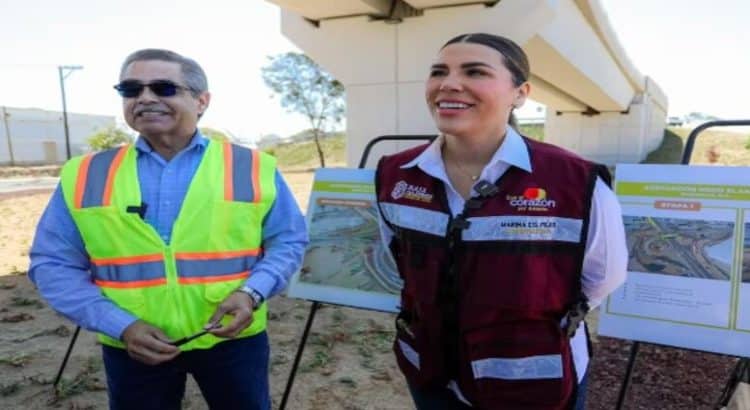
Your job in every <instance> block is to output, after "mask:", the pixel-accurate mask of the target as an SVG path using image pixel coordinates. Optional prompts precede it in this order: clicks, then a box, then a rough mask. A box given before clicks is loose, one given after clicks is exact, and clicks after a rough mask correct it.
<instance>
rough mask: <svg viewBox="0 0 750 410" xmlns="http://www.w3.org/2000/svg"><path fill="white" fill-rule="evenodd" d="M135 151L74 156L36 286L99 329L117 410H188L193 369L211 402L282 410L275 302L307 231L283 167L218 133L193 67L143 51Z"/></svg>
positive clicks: (123, 88)
mask: <svg viewBox="0 0 750 410" xmlns="http://www.w3.org/2000/svg"><path fill="white" fill-rule="evenodd" d="M115 89H116V90H117V92H118V93H119V94H120V95H121V96H122V98H123V111H124V116H125V120H126V121H127V123H128V125H130V127H132V128H133V129H134V130H136V131H137V132H138V133H139V137H138V139H137V141H136V142H135V144H133V145H127V146H123V147H120V148H116V149H112V150H108V151H103V152H98V153H94V154H90V155H86V156H82V157H77V158H74V159H71V160H70V161H69V162H68V163H66V164H65V166H64V167H63V170H62V172H61V176H60V185H59V186H58V188H57V190H56V191H55V193H54V194H53V196H52V198H51V200H50V203H49V205H48V207H47V209H46V210H45V212H44V214H43V215H42V218H41V220H40V221H39V225H38V227H37V233H36V236H35V238H34V244H33V245H32V250H31V267H30V268H29V276H30V278H31V280H32V281H34V283H35V284H36V285H37V287H38V289H39V292H40V293H41V294H42V296H43V297H45V298H46V299H47V301H48V302H49V304H50V305H51V306H52V307H53V308H54V309H55V310H57V311H58V312H60V313H62V314H63V315H65V316H66V317H68V318H70V319H72V320H73V321H75V322H76V323H78V324H79V325H80V326H82V327H84V328H86V329H89V330H93V331H96V332H98V333H99V339H100V341H101V343H102V351H103V358H104V365H105V370H106V374H107V385H108V395H109V399H110V408H112V409H136V408H137V409H139V410H146V409H179V408H180V405H181V401H182V397H183V395H184V390H185V380H186V375H187V374H188V373H190V374H192V375H193V377H194V378H195V380H196V381H197V383H198V385H199V387H200V389H201V392H202V393H203V396H204V397H205V399H206V401H207V402H208V404H209V406H210V407H211V408H216V409H240V408H241V409H264V410H266V409H270V403H271V401H270V398H269V386H268V356H269V344H268V337H267V335H266V332H265V328H266V311H267V307H266V303H265V301H266V300H267V299H268V298H269V297H271V296H273V295H276V294H278V293H279V292H280V291H281V290H282V289H284V287H285V286H286V284H287V281H288V278H289V277H290V276H291V274H292V273H293V272H294V271H295V270H297V269H298V268H299V266H300V263H301V259H302V254H303V252H304V248H305V245H306V244H307V234H306V229H305V222H304V219H303V217H302V214H301V212H300V210H299V208H298V206H297V204H296V202H295V200H294V198H293V197H292V195H291V192H290V190H289V188H288V187H287V185H286V183H285V182H284V180H283V179H282V177H281V175H280V174H279V172H278V171H277V170H276V164H275V159H274V158H273V157H271V156H269V155H267V154H265V153H262V152H258V151H255V150H250V149H247V148H244V147H240V146H237V145H234V144H230V143H226V142H220V141H213V140H208V139H206V138H205V137H204V136H203V135H201V133H200V131H198V128H197V123H198V120H199V119H200V117H201V116H202V115H203V113H204V112H205V110H206V109H207V108H208V105H209V102H210V97H211V96H210V94H209V92H208V85H207V81H206V76H205V73H204V72H203V70H202V69H201V67H200V66H199V65H198V64H197V63H196V62H195V61H193V60H191V59H188V58H185V57H183V56H180V55H179V54H176V53H174V52H171V51H168V50H157V49H146V50H140V51H137V52H135V53H133V54H131V55H130V56H129V57H128V58H127V59H126V60H125V62H124V63H123V65H122V69H121V72H120V82H119V83H118V84H117V85H116V86H115Z"/></svg>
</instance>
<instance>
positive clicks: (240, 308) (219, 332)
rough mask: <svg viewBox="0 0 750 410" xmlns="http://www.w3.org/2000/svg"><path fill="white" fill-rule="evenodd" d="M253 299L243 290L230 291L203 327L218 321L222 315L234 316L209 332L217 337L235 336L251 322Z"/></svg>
mask: <svg viewBox="0 0 750 410" xmlns="http://www.w3.org/2000/svg"><path fill="white" fill-rule="evenodd" d="M253 307H254V306H253V299H252V298H251V297H250V295H248V294H247V293H244V292H238V291H235V292H232V293H231V294H230V295H229V296H228V297H227V298H226V299H224V301H223V302H221V304H220V305H219V306H218V307H217V308H216V312H214V314H213V316H211V319H209V321H208V324H207V325H206V326H205V327H204V329H207V328H208V327H209V326H212V325H214V324H217V323H219V321H220V320H221V318H222V317H224V315H230V316H234V319H232V321H231V322H229V324H228V325H226V326H222V327H219V328H216V329H213V330H210V332H211V334H213V335H215V336H219V337H235V336H237V335H238V334H239V333H240V332H241V331H243V330H245V328H247V327H248V326H250V324H251V323H253Z"/></svg>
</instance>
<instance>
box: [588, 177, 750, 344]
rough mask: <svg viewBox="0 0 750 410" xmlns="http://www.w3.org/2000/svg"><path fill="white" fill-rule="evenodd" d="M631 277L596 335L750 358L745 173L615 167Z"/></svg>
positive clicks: (749, 219) (749, 196)
mask: <svg viewBox="0 0 750 410" xmlns="http://www.w3.org/2000/svg"><path fill="white" fill-rule="evenodd" d="M616 175H617V182H616V185H615V192H616V194H617V195H618V198H619V200H620V204H621V206H622V214H623V220H624V223H625V232H626V236H627V244H628V252H629V260H628V277H627V280H626V282H625V284H624V285H623V286H621V287H620V288H618V289H617V290H616V291H615V292H613V293H612V294H611V295H610V296H609V298H608V299H607V301H606V302H605V303H604V304H603V305H602V307H601V312H600V322H599V334H601V335H603V336H612V337H618V338H624V339H630V340H636V341H642V342H649V343H657V344H663V345H669V346H676V347H682V348H688V349H696V350H702V351H709V352H716V353H723V354H729V355H734V356H742V357H750V233H749V232H748V231H749V230H750V168H747V167H714V166H684V165H645V164H640V165H636V164H628V165H618V167H617V172H616Z"/></svg>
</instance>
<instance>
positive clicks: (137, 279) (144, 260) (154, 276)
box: [91, 253, 167, 288]
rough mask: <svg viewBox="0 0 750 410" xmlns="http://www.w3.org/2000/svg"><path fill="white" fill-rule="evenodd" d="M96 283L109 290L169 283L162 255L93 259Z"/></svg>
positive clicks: (92, 270)
mask: <svg viewBox="0 0 750 410" xmlns="http://www.w3.org/2000/svg"><path fill="white" fill-rule="evenodd" d="M91 274H92V275H93V276H94V283H96V284H97V285H99V286H102V287H108V288H145V287H149V286H157V285H163V284H165V283H167V279H166V272H165V270H164V256H163V255H162V254H160V253H157V254H152V255H143V256H130V257H124V258H92V259H91Z"/></svg>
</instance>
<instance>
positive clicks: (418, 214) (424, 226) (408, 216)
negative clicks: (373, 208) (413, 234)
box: [380, 202, 449, 236]
mask: <svg viewBox="0 0 750 410" xmlns="http://www.w3.org/2000/svg"><path fill="white" fill-rule="evenodd" d="M380 209H382V211H383V215H384V216H385V218H386V219H387V220H388V222H390V223H392V224H394V225H397V226H400V227H402V228H406V229H411V230H414V231H419V232H425V233H429V234H432V235H437V236H445V230H446V228H447V227H448V219H449V217H448V214H445V213H442V212H437V211H432V210H429V209H422V208H417V207H414V206H407V205H399V204H392V203H388V202H382V203H381V204H380Z"/></svg>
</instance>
